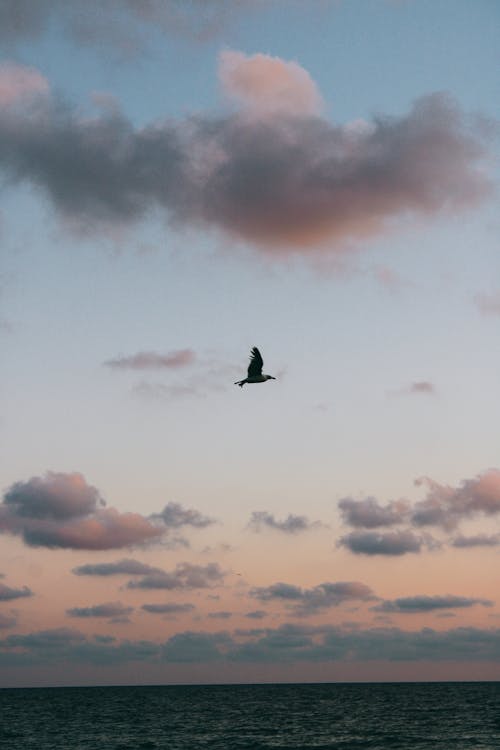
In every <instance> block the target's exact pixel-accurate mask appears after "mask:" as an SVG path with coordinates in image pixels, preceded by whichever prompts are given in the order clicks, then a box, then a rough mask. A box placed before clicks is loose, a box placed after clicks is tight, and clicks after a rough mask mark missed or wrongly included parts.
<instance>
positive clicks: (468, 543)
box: [451, 534, 500, 548]
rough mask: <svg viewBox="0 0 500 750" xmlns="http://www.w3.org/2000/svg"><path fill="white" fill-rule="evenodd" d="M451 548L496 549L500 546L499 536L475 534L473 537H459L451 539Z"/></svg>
mask: <svg viewBox="0 0 500 750" xmlns="http://www.w3.org/2000/svg"><path fill="white" fill-rule="evenodd" d="M451 544H452V546H453V547H459V548H468V547H498V546H500V534H475V535H473V536H463V535H459V536H456V537H455V538H454V539H452V542H451Z"/></svg>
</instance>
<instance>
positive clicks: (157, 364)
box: [104, 349, 196, 370]
mask: <svg viewBox="0 0 500 750" xmlns="http://www.w3.org/2000/svg"><path fill="white" fill-rule="evenodd" d="M195 360H196V355H195V353H194V351H193V350H192V349H178V350H176V351H172V352H167V353H166V354H160V353H159V352H137V354H132V355H129V356H128V357H125V356H123V357H116V358H115V359H109V360H107V361H106V362H104V365H105V366H106V367H111V368H112V369H114V370H161V369H167V370H171V369H174V370H175V369H179V368H183V367H187V366H188V365H191V364H193V362H194V361H195Z"/></svg>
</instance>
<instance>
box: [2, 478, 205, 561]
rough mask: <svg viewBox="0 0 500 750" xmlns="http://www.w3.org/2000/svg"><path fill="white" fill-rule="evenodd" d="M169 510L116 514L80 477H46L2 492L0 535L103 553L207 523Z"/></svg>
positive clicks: (192, 513) (193, 514)
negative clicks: (148, 514) (147, 513)
mask: <svg viewBox="0 0 500 750" xmlns="http://www.w3.org/2000/svg"><path fill="white" fill-rule="evenodd" d="M173 505H174V511H175V513H173V511H172V504H169V505H167V506H166V508H165V510H164V511H163V514H162V513H159V514H155V515H153V516H149V517H145V516H142V515H140V514H139V513H121V512H120V511H118V510H116V508H108V507H105V502H104V500H102V498H101V497H100V495H99V493H98V491H97V489H96V488H95V487H92V486H91V485H89V484H87V482H86V480H85V478H84V477H83V476H82V475H81V474H78V473H74V474H62V473H56V472H48V473H47V474H46V475H45V476H44V477H32V478H31V479H29V480H28V481H26V482H16V483H15V484H13V485H12V487H11V488H10V489H9V490H8V491H7V492H6V493H5V496H4V500H3V503H2V504H1V505H0V533H10V534H14V535H18V536H21V537H22V539H23V540H24V542H25V543H26V544H28V545H29V546H31V547H49V548H61V549H88V550H106V549H120V548H122V547H129V546H132V545H138V544H145V543H147V542H152V541H155V540H159V539H161V538H163V537H165V536H166V535H168V533H169V532H170V531H171V529H178V528H179V527H180V526H198V527H199V526H203V525H207V524H208V523H210V519H207V518H205V517H204V516H202V515H201V514H199V513H198V512H197V511H195V510H192V509H191V510H190V509H184V508H183V507H182V506H180V505H175V504H173ZM169 511H171V512H170V514H169ZM172 513H173V515H172ZM172 518H173V521H175V523H174V522H173V521H172ZM174 541H175V540H174ZM177 541H179V540H177ZM181 541H182V540H181ZM184 544H187V542H186V541H185V540H184Z"/></svg>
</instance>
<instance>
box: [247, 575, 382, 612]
mask: <svg viewBox="0 0 500 750" xmlns="http://www.w3.org/2000/svg"><path fill="white" fill-rule="evenodd" d="M250 596H253V597H254V598H256V599H259V600H260V601H263V602H269V601H284V602H285V603H287V604H289V607H290V608H291V609H292V610H293V612H295V614H297V615H300V616H307V615H312V614H315V613H317V612H322V611H324V610H326V609H329V608H330V607H338V606H339V605H340V604H343V603H344V602H347V601H371V600H373V599H374V598H375V596H374V594H373V591H372V590H371V588H370V587H369V586H366V584H364V583H358V582H356V581H348V582H338V583H329V582H326V583H320V584H319V585H318V586H314V587H313V588H310V589H302V588H300V587H299V586H293V585H291V584H288V583H281V582H280V583H275V584H272V585H271V586H264V587H257V588H253V589H251V590H250Z"/></svg>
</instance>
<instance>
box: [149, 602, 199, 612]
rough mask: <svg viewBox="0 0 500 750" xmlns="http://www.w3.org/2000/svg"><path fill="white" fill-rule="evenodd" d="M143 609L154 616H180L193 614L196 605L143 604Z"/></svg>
mask: <svg viewBox="0 0 500 750" xmlns="http://www.w3.org/2000/svg"><path fill="white" fill-rule="evenodd" d="M141 609H143V610H144V611H145V612H150V613H151V614H154V615H178V614H183V613H185V612H192V611H193V610H194V609H195V606H194V604H175V603H174V602H170V603H166V604H143V605H142V607H141Z"/></svg>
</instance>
